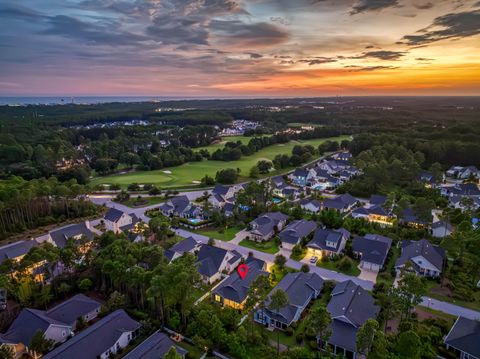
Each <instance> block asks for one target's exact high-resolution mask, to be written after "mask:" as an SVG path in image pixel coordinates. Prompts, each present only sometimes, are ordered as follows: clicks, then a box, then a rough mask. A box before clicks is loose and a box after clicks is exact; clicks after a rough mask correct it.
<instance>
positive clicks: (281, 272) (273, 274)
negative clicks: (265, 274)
mask: <svg viewBox="0 0 480 359" xmlns="http://www.w3.org/2000/svg"><path fill="white" fill-rule="evenodd" d="M294 272H297V271H296V270H295V269H293V268H290V267H285V268H283V269H280V268H279V267H278V266H277V265H276V264H274V265H272V266H271V267H270V278H271V280H272V284H273V285H276V284H277V283H278V282H280V281H281V280H282V279H283V277H285V275H286V274H287V273H294Z"/></svg>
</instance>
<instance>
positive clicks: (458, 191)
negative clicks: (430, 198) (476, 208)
mask: <svg viewBox="0 0 480 359" xmlns="http://www.w3.org/2000/svg"><path fill="white" fill-rule="evenodd" d="M440 192H441V194H442V195H444V196H448V197H455V196H458V197H472V198H478V197H480V189H479V188H478V185H477V184H475V183H459V184H456V185H454V186H443V187H442V189H441V191H440Z"/></svg>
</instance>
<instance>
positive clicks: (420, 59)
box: [415, 57, 435, 61]
mask: <svg viewBox="0 0 480 359" xmlns="http://www.w3.org/2000/svg"><path fill="white" fill-rule="evenodd" d="M415 60H417V61H435V59H430V58H428V57H416V58H415Z"/></svg>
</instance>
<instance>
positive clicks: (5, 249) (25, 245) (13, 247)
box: [0, 239, 47, 282]
mask: <svg viewBox="0 0 480 359" xmlns="http://www.w3.org/2000/svg"><path fill="white" fill-rule="evenodd" d="M38 245H39V243H38V242H37V241H35V240H33V239H32V240H23V241H18V242H14V243H10V244H7V245H5V246H2V247H0V265H2V264H3V263H6V262H9V263H19V262H20V261H21V260H22V258H23V257H25V255H26V254H27V253H28V252H29V251H30V250H31V249H32V248H33V247H36V246H38ZM46 264H47V262H46V261H45V260H42V261H39V262H36V263H33V264H31V265H30V266H28V267H27V268H25V269H24V270H23V272H24V273H26V274H30V275H32V277H33V279H34V280H35V281H36V282H43V280H44V275H43V274H44V270H43V269H44V267H45V265H46ZM9 269H10V273H9V274H10V275H11V276H13V277H16V276H17V275H18V273H17V271H15V270H14V269H13V268H12V266H11V265H9Z"/></svg>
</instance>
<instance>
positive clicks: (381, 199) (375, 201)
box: [368, 194, 387, 207]
mask: <svg viewBox="0 0 480 359" xmlns="http://www.w3.org/2000/svg"><path fill="white" fill-rule="evenodd" d="M386 202H387V196H382V195H379V194H372V195H371V196H370V199H369V200H368V204H369V206H368V207H376V206H383V205H385V203H386Z"/></svg>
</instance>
